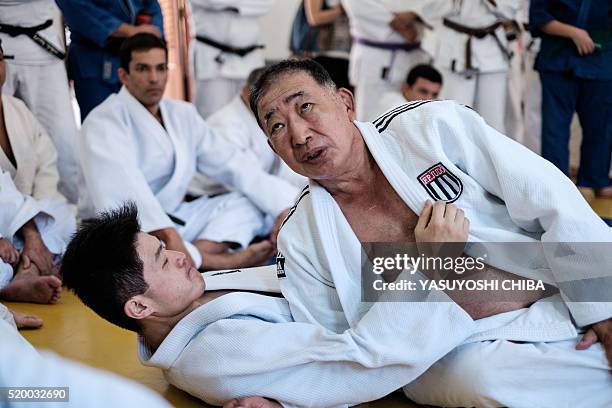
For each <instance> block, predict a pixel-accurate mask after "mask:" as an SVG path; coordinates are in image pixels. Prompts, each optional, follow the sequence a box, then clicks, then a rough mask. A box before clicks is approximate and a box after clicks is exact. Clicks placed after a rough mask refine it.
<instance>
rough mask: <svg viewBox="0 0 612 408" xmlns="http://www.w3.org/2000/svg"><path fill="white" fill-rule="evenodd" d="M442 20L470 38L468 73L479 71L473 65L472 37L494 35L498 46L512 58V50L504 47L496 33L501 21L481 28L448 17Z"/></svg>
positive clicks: (467, 44) (466, 50) (468, 44)
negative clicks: (468, 25) (456, 21)
mask: <svg viewBox="0 0 612 408" xmlns="http://www.w3.org/2000/svg"><path fill="white" fill-rule="evenodd" d="M442 22H443V23H444V26H446V27H448V28H450V29H451V30H455V31H457V32H460V33H463V34H467V35H468V39H467V41H466V43H465V71H466V72H467V73H468V74H471V73H474V72H476V71H478V70H477V69H475V68H474V67H473V66H472V37H476V38H484V37H486V36H487V35H490V36H492V37H493V38H494V39H495V42H496V43H497V46H498V47H499V49H500V50H501V52H502V53H503V54H504V55H505V56H506V58H508V59H510V58H512V52H511V51H509V50H507V49H506V47H504V45H503V44H502V43H501V41H500V40H499V38H498V37H497V34H495V31H496V30H497V29H498V28H499V27H501V25H502V23H501V21H498V22H497V23H495V24H491V25H490V26H487V27H481V28H472V27H467V26H464V25H462V24H459V23H455V22H454V21H451V20H449V19H447V18H445V19H444V20H443V21H442ZM453 68H454V67H453ZM453 70H454V69H453Z"/></svg>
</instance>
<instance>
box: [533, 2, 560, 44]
mask: <svg viewBox="0 0 612 408" xmlns="http://www.w3.org/2000/svg"><path fill="white" fill-rule="evenodd" d="M549 10H550V0H531V1H530V2H529V31H531V34H532V35H534V36H538V35H540V34H541V32H540V28H541V27H542V26H543V25H544V24H546V23H550V22H551V21H553V20H555V17H554V16H553V15H552V14H550V11H549Z"/></svg>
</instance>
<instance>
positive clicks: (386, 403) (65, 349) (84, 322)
mask: <svg viewBox="0 0 612 408" xmlns="http://www.w3.org/2000/svg"><path fill="white" fill-rule="evenodd" d="M589 201H590V203H591V205H592V206H593V208H594V209H595V210H596V211H597V212H598V213H599V214H600V215H601V216H603V217H609V218H612V200H601V199H593V200H589ZM6 305H7V306H8V307H9V308H11V309H14V310H17V311H20V312H27V313H33V314H36V315H38V316H39V317H41V318H42V319H43V320H44V326H43V328H42V329H40V330H32V331H22V334H23V335H24V336H25V337H26V338H27V339H28V340H29V341H30V342H31V343H32V344H33V345H34V346H35V347H36V348H39V349H47V350H51V351H54V352H56V353H58V354H59V355H61V356H64V357H68V358H71V359H74V360H77V361H80V362H83V363H85V364H88V365H90V366H93V367H97V368H101V369H104V370H108V371H112V372H114V373H116V374H119V375H122V376H124V377H127V378H131V379H133V380H135V381H137V382H139V383H142V384H144V385H146V386H148V387H150V388H152V389H154V390H155V391H157V392H159V393H160V394H161V395H163V397H164V398H166V399H167V400H168V401H170V403H171V404H172V405H174V406H176V407H184V408H187V407H202V406H206V404H204V403H203V402H201V401H200V400H198V399H196V398H193V397H191V396H190V395H188V394H187V393H185V392H183V391H181V390H178V389H176V388H174V387H173V386H171V385H169V384H168V383H167V382H166V380H165V379H164V378H163V376H162V374H161V371H160V370H158V369H156V368H151V367H145V366H143V365H141V364H140V363H139V362H138V358H137V356H136V336H135V334H133V333H131V332H128V331H126V330H122V329H120V328H118V327H115V326H113V325H112V324H110V323H107V322H106V321H105V320H103V319H101V318H99V317H98V316H97V315H95V314H94V313H93V312H92V311H91V310H89V309H88V308H86V307H85V306H84V305H83V304H82V303H81V302H80V301H79V300H78V299H77V298H76V297H75V296H74V295H73V294H72V293H70V292H68V291H64V293H63V295H62V298H61V300H60V301H59V303H58V304H56V305H34V304H26V303H7V304H6ZM361 407H371V408H382V407H391V408H396V407H397V408H399V407H402V408H413V407H417V405H415V404H412V403H410V402H409V401H407V400H406V398H404V397H403V396H402V395H401V394H394V395H390V396H388V397H386V398H384V399H382V400H379V401H376V402H372V403H368V404H362V405H361Z"/></svg>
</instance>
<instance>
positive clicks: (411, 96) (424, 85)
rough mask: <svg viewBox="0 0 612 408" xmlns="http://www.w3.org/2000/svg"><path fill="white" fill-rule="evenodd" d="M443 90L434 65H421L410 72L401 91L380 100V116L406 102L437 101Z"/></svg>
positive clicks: (439, 76)
mask: <svg viewBox="0 0 612 408" xmlns="http://www.w3.org/2000/svg"><path fill="white" fill-rule="evenodd" d="M441 89H442V75H441V74H440V72H439V71H438V70H437V69H435V68H434V67H433V66H432V65H428V64H419V65H417V66H415V67H414V68H412V69H411V70H410V72H409V73H408V76H407V77H406V80H405V81H404V82H403V83H402V89H401V91H400V90H398V91H396V92H387V93H385V94H384V95H383V96H382V98H380V103H379V104H378V107H379V110H378V112H379V113H378V116H381V115H382V114H383V113H385V112H387V111H388V110H391V109H392V108H395V107H397V106H399V105H404V104H406V102H414V101H431V100H436V99H438V96H439V95H440V90H441Z"/></svg>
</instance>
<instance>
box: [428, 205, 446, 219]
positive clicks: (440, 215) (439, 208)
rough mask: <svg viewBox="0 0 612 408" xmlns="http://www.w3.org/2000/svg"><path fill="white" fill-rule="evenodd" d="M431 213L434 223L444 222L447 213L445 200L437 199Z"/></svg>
mask: <svg viewBox="0 0 612 408" xmlns="http://www.w3.org/2000/svg"><path fill="white" fill-rule="evenodd" d="M432 211H433V212H432V214H431V221H430V222H432V223H434V224H442V222H443V221H444V214H445V213H446V203H445V202H444V201H436V203H435V204H434V205H433V210H432Z"/></svg>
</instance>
